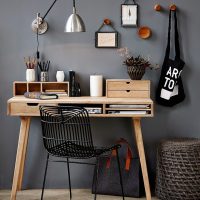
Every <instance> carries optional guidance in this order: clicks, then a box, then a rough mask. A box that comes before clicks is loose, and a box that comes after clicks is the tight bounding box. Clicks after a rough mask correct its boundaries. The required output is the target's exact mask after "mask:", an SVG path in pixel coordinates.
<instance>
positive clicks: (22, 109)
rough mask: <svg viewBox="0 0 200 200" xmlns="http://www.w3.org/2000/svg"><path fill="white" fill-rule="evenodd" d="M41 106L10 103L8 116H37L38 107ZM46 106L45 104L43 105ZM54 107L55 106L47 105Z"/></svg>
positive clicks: (38, 113)
mask: <svg viewBox="0 0 200 200" xmlns="http://www.w3.org/2000/svg"><path fill="white" fill-rule="evenodd" d="M40 105H42V104H38V103H11V104H10V108H9V109H10V115H16V116H39V115H40V112H39V106H40ZM44 105H47V104H44ZM48 105H56V104H48Z"/></svg>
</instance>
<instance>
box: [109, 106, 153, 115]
mask: <svg viewBox="0 0 200 200" xmlns="http://www.w3.org/2000/svg"><path fill="white" fill-rule="evenodd" d="M152 110H153V107H152V105H151V104H107V105H106V108H105V113H106V114H109V115H117V116H120V115H128V116H129V115H136V116H152V115H153V111H152Z"/></svg>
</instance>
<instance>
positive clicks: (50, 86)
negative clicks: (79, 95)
mask: <svg viewBox="0 0 200 200" xmlns="http://www.w3.org/2000/svg"><path fill="white" fill-rule="evenodd" d="M46 91H51V92H52V93H53V92H54V93H56V92H57V91H58V92H61V91H63V92H64V93H66V94H67V95H68V93H69V83H68V82H61V83H58V82H20V81H18V82H14V83H13V96H17V95H24V93H25V92H46Z"/></svg>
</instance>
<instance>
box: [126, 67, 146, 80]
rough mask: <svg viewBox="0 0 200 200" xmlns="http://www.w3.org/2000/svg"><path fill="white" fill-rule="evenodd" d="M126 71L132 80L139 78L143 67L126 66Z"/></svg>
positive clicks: (142, 73) (143, 70)
mask: <svg viewBox="0 0 200 200" xmlns="http://www.w3.org/2000/svg"><path fill="white" fill-rule="evenodd" d="M127 72H128V75H129V76H130V78H131V79H132V80H141V79H142V77H143V75H144V73H145V67H143V66H141V67H135V66H127Z"/></svg>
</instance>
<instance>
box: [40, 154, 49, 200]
mask: <svg viewBox="0 0 200 200" xmlns="http://www.w3.org/2000/svg"><path fill="white" fill-rule="evenodd" d="M48 164H49V154H47V160H46V167H45V172H44V179H43V184H42V194H41V200H43V195H44V187H45V183H46V176H47V168H48Z"/></svg>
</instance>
